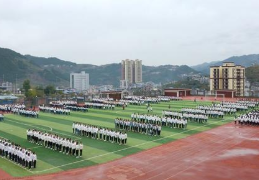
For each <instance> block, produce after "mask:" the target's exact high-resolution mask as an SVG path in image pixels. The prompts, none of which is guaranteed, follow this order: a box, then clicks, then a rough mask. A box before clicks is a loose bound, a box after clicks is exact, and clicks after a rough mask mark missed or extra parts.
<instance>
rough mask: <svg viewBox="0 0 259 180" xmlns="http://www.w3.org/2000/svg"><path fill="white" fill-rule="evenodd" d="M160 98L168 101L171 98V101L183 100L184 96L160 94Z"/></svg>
mask: <svg viewBox="0 0 259 180" xmlns="http://www.w3.org/2000/svg"><path fill="white" fill-rule="evenodd" d="M158 98H160V99H166V101H167V102H168V100H170V101H181V100H183V98H182V97H175V96H158Z"/></svg>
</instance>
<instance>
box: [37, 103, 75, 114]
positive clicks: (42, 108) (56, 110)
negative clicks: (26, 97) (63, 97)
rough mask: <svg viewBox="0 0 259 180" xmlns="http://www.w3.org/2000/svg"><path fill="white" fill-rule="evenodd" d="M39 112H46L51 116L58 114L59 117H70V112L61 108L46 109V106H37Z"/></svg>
mask: <svg viewBox="0 0 259 180" xmlns="http://www.w3.org/2000/svg"><path fill="white" fill-rule="evenodd" d="M39 110H40V111H41V112H48V113H52V114H60V115H70V110H69V109H63V108H58V107H47V106H44V105H42V106H39Z"/></svg>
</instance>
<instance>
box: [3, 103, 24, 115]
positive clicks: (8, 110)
mask: <svg viewBox="0 0 259 180" xmlns="http://www.w3.org/2000/svg"><path fill="white" fill-rule="evenodd" d="M14 108H15V109H25V105H24V104H13V105H12V104H11V105H10V104H5V105H0V111H2V112H5V113H11V112H12V109H14Z"/></svg>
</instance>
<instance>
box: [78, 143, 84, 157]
mask: <svg viewBox="0 0 259 180" xmlns="http://www.w3.org/2000/svg"><path fill="white" fill-rule="evenodd" d="M83 148H84V145H83V143H82V142H80V144H79V150H80V154H79V156H80V157H82V155H83Z"/></svg>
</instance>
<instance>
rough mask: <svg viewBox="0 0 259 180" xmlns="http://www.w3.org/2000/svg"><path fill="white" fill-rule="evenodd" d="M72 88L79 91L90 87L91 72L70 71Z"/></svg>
mask: <svg viewBox="0 0 259 180" xmlns="http://www.w3.org/2000/svg"><path fill="white" fill-rule="evenodd" d="M70 88H72V89H76V90H77V91H85V90H88V89H89V74H87V73H85V72H84V71H82V72H81V73H70Z"/></svg>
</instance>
